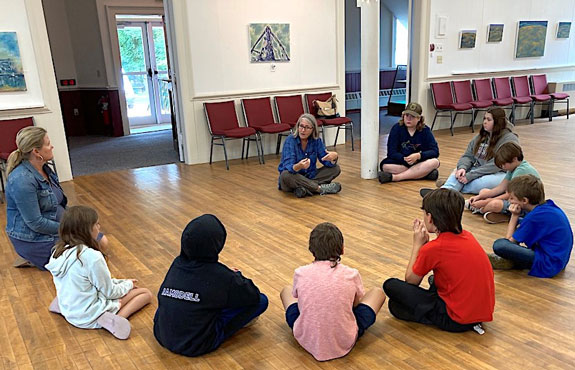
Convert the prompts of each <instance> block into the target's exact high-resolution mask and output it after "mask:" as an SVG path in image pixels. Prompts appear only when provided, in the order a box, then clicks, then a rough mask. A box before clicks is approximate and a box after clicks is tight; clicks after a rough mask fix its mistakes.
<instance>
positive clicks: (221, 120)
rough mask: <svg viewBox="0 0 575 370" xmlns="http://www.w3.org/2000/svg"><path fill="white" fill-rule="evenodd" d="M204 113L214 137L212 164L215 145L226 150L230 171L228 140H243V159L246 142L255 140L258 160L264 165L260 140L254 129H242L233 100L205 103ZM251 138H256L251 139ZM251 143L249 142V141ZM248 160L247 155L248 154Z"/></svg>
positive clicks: (227, 166)
mask: <svg viewBox="0 0 575 370" xmlns="http://www.w3.org/2000/svg"><path fill="white" fill-rule="evenodd" d="M204 113H205V114H206V121H207V122H208V130H209V131H210V135H211V136H212V142H211V145H210V164H212V154H213V151H214V144H215V145H221V146H222V147H223V148H224V157H225V159H226V169H227V170H229V169H230V166H229V165H228V153H227V151H226V140H231V139H242V159H243V158H244V146H245V143H246V140H255V142H256V148H257V150H258V159H259V161H260V164H262V163H263V158H262V157H263V155H262V154H260V146H261V143H260V138H259V136H258V134H257V131H256V129H255V128H253V127H240V124H239V122H238V116H237V115H236V106H235V103H234V101H233V100H228V101H223V102H219V103H204ZM251 136H253V137H254V138H253V139H251ZM214 140H221V141H222V142H221V143H215V142H214ZM248 142H249V141H248ZM246 158H247V154H246Z"/></svg>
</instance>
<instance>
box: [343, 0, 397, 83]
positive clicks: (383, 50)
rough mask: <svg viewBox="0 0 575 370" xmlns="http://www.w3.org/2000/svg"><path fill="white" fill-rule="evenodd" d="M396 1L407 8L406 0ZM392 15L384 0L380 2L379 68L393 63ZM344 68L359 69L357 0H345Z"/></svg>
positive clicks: (359, 12) (359, 33)
mask: <svg viewBox="0 0 575 370" xmlns="http://www.w3.org/2000/svg"><path fill="white" fill-rule="evenodd" d="M395 1H397V0H395ZM388 2H389V1H388ZM398 3H400V5H404V6H405V9H407V0H405V1H401V2H398ZM393 17H394V14H393V13H392V12H391V11H390V10H389V9H388V7H387V5H386V2H382V3H381V4H380V19H379V22H380V33H379V67H380V69H385V68H391V67H392V65H393V60H392V58H393V50H392V48H393V28H394V19H393ZM345 70H346V71H348V72H352V71H353V72H357V71H360V70H361V9H360V8H359V7H358V6H357V0H345Z"/></svg>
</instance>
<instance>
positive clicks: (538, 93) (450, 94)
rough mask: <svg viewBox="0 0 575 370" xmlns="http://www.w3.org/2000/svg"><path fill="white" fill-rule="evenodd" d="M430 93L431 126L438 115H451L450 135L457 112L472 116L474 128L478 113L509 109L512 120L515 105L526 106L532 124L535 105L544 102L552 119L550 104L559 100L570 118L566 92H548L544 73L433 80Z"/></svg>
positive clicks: (470, 124) (471, 122)
mask: <svg viewBox="0 0 575 370" xmlns="http://www.w3.org/2000/svg"><path fill="white" fill-rule="evenodd" d="M431 96H432V99H433V106H434V107H435V116H434V117H433V123H432V124H431V129H432V130H433V126H434V125H435V120H436V119H437V117H450V119H451V125H450V127H449V129H450V130H451V135H453V125H454V123H455V120H456V119H457V115H458V114H470V115H471V121H470V123H469V126H470V127H471V130H472V131H473V124H474V122H475V117H476V116H477V113H478V112H479V111H486V110H488V109H489V108H491V107H501V108H503V109H509V110H510V111H511V114H510V119H511V121H512V122H515V117H516V116H515V108H517V107H529V112H528V114H527V117H530V118H531V123H533V120H534V114H533V113H534V108H535V105H537V104H540V105H547V107H548V113H549V121H551V120H552V119H553V105H554V104H555V103H556V102H557V101H559V102H562V103H566V104H567V118H569V95H568V94H565V93H549V87H548V84H547V77H546V76H545V75H544V74H542V75H532V76H529V78H528V77H527V76H513V77H495V78H492V79H488V78H485V79H478V80H473V81H470V80H463V81H449V82H434V83H431ZM447 113H449V115H447ZM454 113H455V114H454Z"/></svg>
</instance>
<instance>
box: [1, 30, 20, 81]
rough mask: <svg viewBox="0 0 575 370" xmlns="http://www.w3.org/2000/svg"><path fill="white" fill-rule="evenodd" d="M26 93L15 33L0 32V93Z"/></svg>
mask: <svg viewBox="0 0 575 370" xmlns="http://www.w3.org/2000/svg"><path fill="white" fill-rule="evenodd" d="M5 91H26V80H25V78H24V71H23V69H22V58H21V57H20V48H19V47H18V35H17V34H16V32H0V92H5Z"/></svg>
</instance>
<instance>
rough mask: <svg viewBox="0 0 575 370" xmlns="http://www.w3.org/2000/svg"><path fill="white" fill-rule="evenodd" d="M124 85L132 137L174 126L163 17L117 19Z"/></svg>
mask: <svg viewBox="0 0 575 370" xmlns="http://www.w3.org/2000/svg"><path fill="white" fill-rule="evenodd" d="M116 27H117V33H118V44H119V49H120V59H121V70H122V72H121V81H122V82H121V85H122V88H123V90H124V96H125V99H126V108H127V115H128V121H129V126H130V133H141V132H150V131H158V130H167V129H170V128H171V127H172V125H171V111H170V97H169V91H170V87H171V86H170V84H171V80H170V79H169V75H168V57H167V51H166V50H167V49H166V37H165V28H164V23H163V20H162V16H160V15H146V16H138V15H116Z"/></svg>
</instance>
